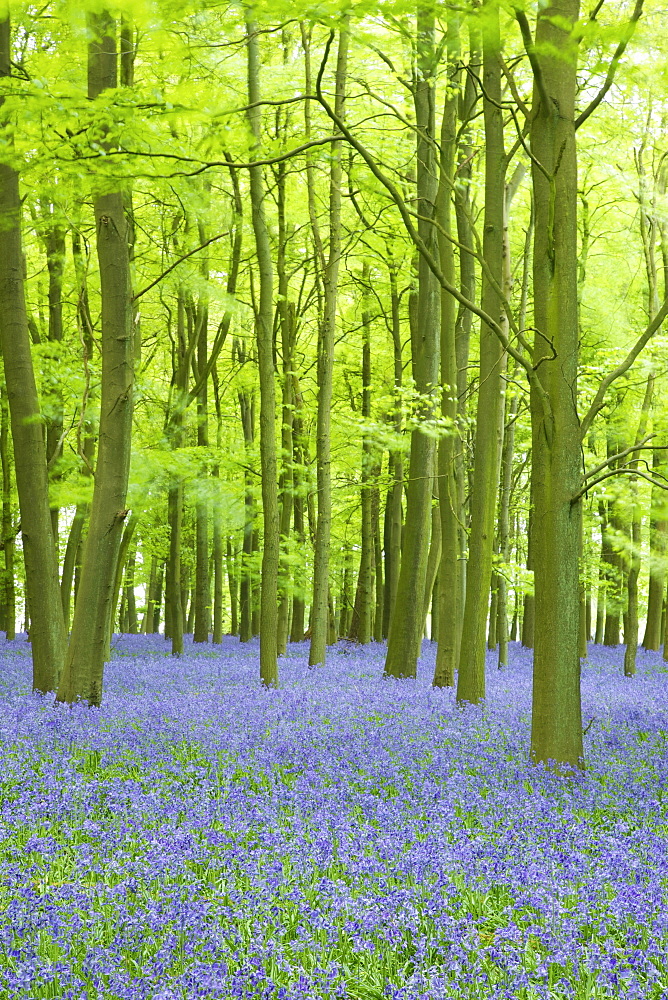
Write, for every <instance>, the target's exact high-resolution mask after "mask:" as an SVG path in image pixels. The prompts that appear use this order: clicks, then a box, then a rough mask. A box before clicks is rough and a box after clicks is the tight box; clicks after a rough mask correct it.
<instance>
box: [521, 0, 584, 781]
mask: <svg viewBox="0 0 668 1000" xmlns="http://www.w3.org/2000/svg"><path fill="white" fill-rule="evenodd" d="M578 14H579V3H578V0H564V2H563V3H562V4H561V5H560V6H559V7H553V6H551V5H548V6H546V7H544V8H542V9H541V10H539V12H538V19H537V27H536V43H535V49H533V50H532V60H533V62H534V66H535V67H536V68H537V70H538V72H537V73H536V72H534V97H533V114H532V118H531V132H530V139H531V150H532V154H533V157H535V160H533V161H532V174H533V189H534V205H535V212H536V217H535V239H534V261H533V276H534V281H533V288H534V324H535V327H536V330H537V334H536V337H535V341H534V352H533V363H534V371H535V373H536V380H535V381H534V382H533V383H532V387H531V419H532V457H533V462H532V486H533V503H534V514H533V525H532V542H533V549H534V578H535V593H536V598H535V634H534V671H533V677H534V680H533V711H532V723H531V756H532V759H533V760H534V761H535V762H542V763H545V764H548V763H549V766H551V767H556V768H557V769H558V768H560V766H561V765H569V766H572V767H582V766H583V749H582V713H581V704H580V658H579V655H578V652H579V650H578V627H579V618H580V608H579V552H580V518H581V500H574V497H576V496H577V494H578V493H579V490H580V486H581V482H582V478H581V460H582V459H581V444H580V428H579V421H578V415H577V410H576V399H577V370H578V337H579V327H578V310H577V157H576V147H575V122H574V105H575V89H576V61H577V49H576V44H575V42H574V41H573V35H572V30H571V29H572V26H573V25H574V24H575V23H576V22H577V19H578ZM539 164H540V166H539ZM543 171H545V172H546V173H547V175H548V176H547V177H546V176H545V175H544V173H543ZM541 393H542V395H541ZM550 762H551V763H550Z"/></svg>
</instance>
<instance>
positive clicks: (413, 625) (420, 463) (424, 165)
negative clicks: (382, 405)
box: [385, 2, 440, 677]
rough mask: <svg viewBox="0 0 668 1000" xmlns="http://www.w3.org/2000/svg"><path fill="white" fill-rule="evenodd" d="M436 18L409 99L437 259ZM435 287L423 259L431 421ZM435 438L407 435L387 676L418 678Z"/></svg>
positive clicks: (425, 230) (419, 374) (419, 353)
mask: <svg viewBox="0 0 668 1000" xmlns="http://www.w3.org/2000/svg"><path fill="white" fill-rule="evenodd" d="M434 30H435V24H434V12H433V7H431V6H430V5H429V4H426V3H422V2H421V3H420V4H419V5H418V13H417V39H416V43H417V44H416V47H417V58H416V75H415V79H414V81H413V99H414V102H415V119H416V127H417V189H416V196H417V199H416V201H417V204H416V208H417V212H418V214H419V221H418V232H419V235H420V238H421V239H422V240H423V241H424V243H425V244H426V246H427V247H428V249H429V251H430V252H431V255H432V257H434V258H438V237H437V230H436V227H435V226H434V218H435V211H436V195H437V191H438V174H437V168H436V157H435V149H434V139H435V103H434V102H435V75H436V69H437V66H436V62H437V54H436V50H435V45H434ZM439 306H440V299H439V287H438V285H437V283H436V280H435V278H434V275H433V274H432V271H431V270H430V268H429V266H428V264H427V262H426V260H425V258H424V256H423V255H420V259H419V263H418V294H417V317H416V319H417V322H416V323H415V325H414V327H413V328H412V329H411V341H412V358H411V361H412V369H413V378H414V381H415V388H416V389H417V391H418V392H419V393H420V395H421V397H422V399H423V403H422V405H421V407H420V412H419V415H418V416H419V420H420V423H421V422H422V421H428V420H430V419H431V418H432V417H433V414H434V407H435V402H436V400H435V388H436V387H437V385H438V375H439V360H440V359H439V354H440V343H439V336H440V328H439V312H440V309H439ZM434 450H435V447H434V440H433V438H432V437H431V435H429V434H425V433H423V431H422V428H421V427H420V424H419V423H418V425H417V426H416V427H415V428H414V429H413V431H412V432H411V453H410V463H409V472H408V489H407V492H406V523H405V527H404V530H403V549H402V556H401V568H400V571H399V582H398V585H397V597H396V603H395V607H394V613H393V615H392V618H391V620H390V631H389V637H388V643H387V657H386V660H385V675H386V676H389V677H416V676H417V657H418V654H419V651H420V648H421V645H422V633H423V630H424V617H423V610H424V608H423V600H424V591H425V578H426V570H427V551H428V544H429V529H430V513H431V495H432V476H433V469H434Z"/></svg>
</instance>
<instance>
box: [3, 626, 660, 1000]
mask: <svg viewBox="0 0 668 1000" xmlns="http://www.w3.org/2000/svg"><path fill="white" fill-rule="evenodd" d="M0 654H1V663H2V671H1V673H0V735H1V738H2V744H3V773H2V778H1V782H0V796H1V802H0V882H1V883H2V890H1V898H0V992H1V993H2V995H3V996H7V997H9V996H11V997H14V998H17V1000H21V998H24V1000H28V998H30V1000H43V998H44V1000H46V998H53V1000H55V998H59V1000H61V998H62V1000H65V998H67V1000H84V998H86V1000H149V998H150V1000H193V998H197V997H201V998H209V1000H220V998H221V997H223V996H224V997H226V998H227V997H247V998H253V1000H261V998H264V1000H298V998H299V1000H307V998H308V1000H316V998H340V1000H344V998H345V1000H383V998H395V1000H446V998H453V1000H454V998H462V1000H468V998H483V997H484V998H487V997H490V996H494V997H495V998H507V1000H557V998H559V1000H561V998H578V1000H580V998H581V1000H585V998H598V1000H603V998H613V997H620V996H623V997H625V998H629V1000H651V998H655V1000H659V998H660V997H663V996H665V995H666V992H667V991H668V966H667V964H666V951H667V949H668V922H667V918H666V912H667V911H666V891H667V888H668V860H667V858H668V851H667V850H666V848H667V843H666V841H667V836H668V812H667V810H668V801H667V800H666V787H667V785H668V718H667V717H666V707H665V681H666V673H665V671H666V668H665V667H664V666H663V663H662V661H661V660H660V657H659V655H658V654H656V653H641V654H640V655H639V662H638V674H637V676H636V677H635V679H634V680H633V681H630V680H628V679H626V680H625V679H624V678H622V677H621V676H620V670H619V663H618V662H617V661H618V657H615V655H614V654H613V653H612V652H611V651H609V650H604V649H602V648H600V647H591V648H590V657H589V663H588V665H587V668H586V670H585V671H584V674H583V688H582V689H583V709H584V714H585V717H586V719H587V720H588V727H587V733H586V735H585V743H586V752H587V758H588V761H589V769H588V771H587V772H586V773H582V772H580V771H578V770H574V771H573V773H572V774H571V775H570V776H558V775H555V774H554V773H551V772H550V771H548V770H547V769H545V768H542V767H535V766H530V765H529V761H528V757H527V753H526V749H525V746H526V742H527V731H528V726H529V719H530V689H531V667H530V662H529V657H528V654H527V652H526V651H523V650H522V649H521V647H519V645H517V644H512V646H511V663H510V668H509V670H508V671H507V672H499V671H498V670H496V669H495V665H494V664H493V663H492V661H491V659H490V662H489V666H490V667H494V669H490V670H489V674H488V684H489V691H490V698H489V701H488V703H487V705H486V706H485V707H484V708H479V707H474V706H471V707H469V708H467V709H465V710H463V711H461V710H458V709H457V708H456V707H455V700H454V694H453V692H452V690H449V689H434V688H433V687H432V686H431V683H430V681H431V671H432V669H433V656H434V648H433V646H430V645H425V647H424V648H423V655H422V657H421V659H420V661H419V675H418V678H417V681H416V683H407V682H405V681H397V680H390V679H385V680H383V679H382V678H381V676H380V674H381V664H382V656H383V650H382V647H381V646H380V645H378V644H371V645H370V646H368V647H367V648H366V649H364V650H362V649H360V647H359V646H353V645H351V644H349V643H347V642H340V643H338V644H337V645H336V646H335V647H333V648H332V650H331V658H330V663H329V667H328V669H327V671H314V670H309V669H308V667H307V656H308V649H307V645H306V644H305V643H304V644H301V645H291V646H290V648H289V653H288V655H287V656H286V657H284V658H282V659H281V675H282V685H281V687H280V688H279V689H272V690H267V689H266V688H263V687H262V686H261V685H260V682H259V679H258V677H257V670H256V661H257V649H256V644H255V643H251V644H250V645H246V646H243V645H242V644H240V643H239V642H238V640H237V639H236V638H227V639H225V640H224V643H223V646H222V648H221V649H220V650H218V651H217V652H216V653H215V655H212V654H211V653H210V652H207V650H206V648H202V647H201V646H200V647H196V646H193V645H192V644H191V643H190V642H188V643H187V645H186V649H185V652H184V655H183V657H182V658H181V659H180V660H178V661H176V660H174V659H173V658H171V657H170V656H169V648H168V646H167V645H166V643H165V641H164V639H162V638H161V637H144V636H122V637H116V639H115V641H114V649H113V658H112V661H111V664H110V666H109V669H108V675H107V685H108V687H107V695H106V698H105V702H104V705H103V707H101V708H94V709H89V708H86V707H84V706H83V705H74V706H65V705H54V704H53V699H52V698H50V697H44V696H42V695H39V694H32V695H31V693H30V686H31V682H30V660H29V656H30V654H29V647H28V645H27V643H26V641H25V638H24V637H19V638H18V639H17V640H16V641H15V642H14V643H4V642H3V643H2V647H1V649H0Z"/></svg>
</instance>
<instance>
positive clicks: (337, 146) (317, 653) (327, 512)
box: [307, 20, 350, 666]
mask: <svg viewBox="0 0 668 1000" xmlns="http://www.w3.org/2000/svg"><path fill="white" fill-rule="evenodd" d="M349 39H350V36H349V31H348V24H347V20H346V22H345V23H344V25H343V26H342V28H341V31H340V33H339V50H338V57H337V63H336V82H335V89H336V98H335V111H336V114H337V115H338V116H339V117H340V118H343V116H344V107H345V88H346V76H347V67H348V46H349ZM307 103H308V102H307ZM330 148H331V154H330V156H331V160H330V164H331V166H330V187H329V253H328V256H327V261H326V264H325V266H324V270H323V285H324V290H325V312H324V316H323V318H322V322H321V324H320V330H319V336H318V417H317V423H318V429H317V448H316V463H317V470H316V475H317V486H318V521H317V527H316V537H315V551H314V554H313V555H314V562H313V604H312V607H311V646H310V649H309V665H310V666H316V665H317V664H319V663H324V662H325V647H326V644H327V631H328V604H327V601H328V594H329V547H330V535H331V526H332V483H331V408H332V389H333V372H334V336H335V332H336V304H337V296H338V283H339V265H340V260H341V184H342V176H343V172H342V169H341V141H340V140H336V141H335V142H333V143H332V145H331V147H330ZM308 170H309V172H311V171H312V167H311V166H310V165H309V167H308ZM312 176H313V175H312V173H310V177H309V185H310V187H311V191H310V192H309V210H310V212H311V224H312V228H313V230H314V232H313V235H314V239H315V241H316V244H318V243H319V242H320V240H319V235H318V233H319V230H318V227H317V224H316V225H315V226H314V222H315V213H314V208H313V205H312V199H313V194H312ZM318 257H319V258H320V261H321V266H322V264H323V263H324V252H323V250H322V247H320V250H319V251H318Z"/></svg>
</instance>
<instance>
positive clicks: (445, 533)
mask: <svg viewBox="0 0 668 1000" xmlns="http://www.w3.org/2000/svg"><path fill="white" fill-rule="evenodd" d="M451 32H452V35H453V40H452V41H451V42H450V43H449V45H448V62H449V66H448V70H449V72H448V81H449V86H450V88H451V91H450V93H448V95H447V97H446V100H445V107H444V109H443V120H442V123H441V157H440V164H439V167H440V170H439V185H438V195H437V200H436V211H437V214H438V221H439V232H438V250H439V260H440V265H441V271H442V272H443V275H444V276H445V278H447V280H448V281H449V282H450V283H451V284H455V283H456V276H455V256H454V249H453V245H452V239H451V238H452V236H453V233H452V194H453V190H454V189H455V183H454V182H455V149H456V142H457V106H458V102H459V75H460V70H459V38H458V32H459V25H458V23H457V21H456V19H455V16H454V15H452V14H451V15H450V19H449V22H448V34H449V35H450V33H451ZM440 299H441V301H440V307H441V316H440V321H441V322H440V352H441V416H442V417H443V418H444V419H445V420H446V421H447V422H448V424H449V427H448V429H447V433H446V434H444V435H443V436H442V437H441V439H440V440H439V442H438V453H437V469H438V480H437V482H438V497H439V516H440V525H439V527H440V536H441V560H440V566H439V569H438V582H437V587H436V594H437V598H438V603H437V605H436V621H435V622H434V617H433V616H432V635H434V634H435V635H436V638H437V640H438V646H437V649H436V664H435V666H434V676H433V681H432V683H433V685H434V687H453V686H454V683H455V674H456V672H457V665H458V660H459V656H458V654H459V621H460V616H459V612H460V611H461V608H460V607H459V599H460V594H461V576H462V566H463V561H462V560H461V559H460V540H459V525H460V523H461V520H462V517H463V511H462V509H461V507H460V505H459V502H458V501H459V496H458V490H457V479H456V468H455V463H456V455H457V453H458V452H459V451H460V450H461V439H460V436H459V433H458V428H457V348H456V330H455V300H454V299H453V297H452V295H450V293H449V292H446V291H445V289H443V288H442V289H441V292H440Z"/></svg>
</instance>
